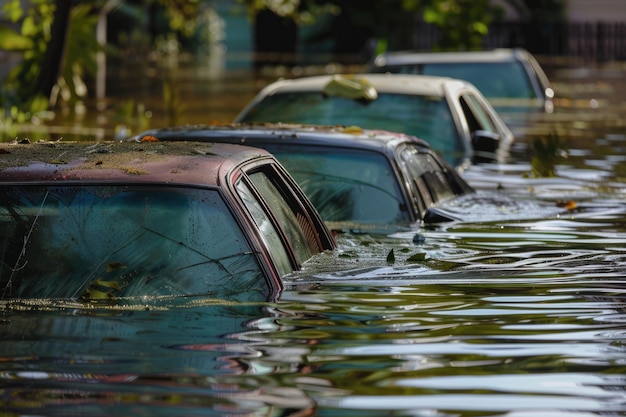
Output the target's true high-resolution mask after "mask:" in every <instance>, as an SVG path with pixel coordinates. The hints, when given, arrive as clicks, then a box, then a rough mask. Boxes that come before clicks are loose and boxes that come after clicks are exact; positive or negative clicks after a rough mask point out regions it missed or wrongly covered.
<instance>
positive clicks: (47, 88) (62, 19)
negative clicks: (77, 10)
mask: <svg viewBox="0 0 626 417" xmlns="http://www.w3.org/2000/svg"><path fill="white" fill-rule="evenodd" d="M71 9H72V0H57V1H56V10H55V11H54V20H53V22H52V27H51V28H50V32H51V38H50V42H48V48H47V49H46V53H45V54H44V57H43V62H42V63H41V72H40V73H39V77H38V79H37V84H36V88H35V93H36V94H41V95H43V96H44V97H48V98H50V95H51V93H52V88H53V87H54V85H55V84H56V82H57V79H58V77H59V73H60V72H61V66H62V64H63V52H64V50H65V38H66V37H67V32H68V28H69V21H70V12H71Z"/></svg>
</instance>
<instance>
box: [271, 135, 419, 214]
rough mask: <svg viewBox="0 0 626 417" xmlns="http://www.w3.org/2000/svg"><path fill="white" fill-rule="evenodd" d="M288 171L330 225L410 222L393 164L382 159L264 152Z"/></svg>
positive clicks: (310, 149) (283, 148)
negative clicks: (331, 223) (334, 223)
mask: <svg viewBox="0 0 626 417" xmlns="http://www.w3.org/2000/svg"><path fill="white" fill-rule="evenodd" d="M264 147H265V148H267V150H269V151H270V152H271V153H273V154H274V155H275V156H276V158H278V160H279V161H280V162H281V164H283V165H284V167H285V168H287V170H288V171H289V173H290V174H291V175H292V176H293V177H294V179H295V180H296V181H297V182H298V184H300V187H301V188H302V190H303V191H304V192H305V193H306V195H307V196H308V197H309V199H310V200H311V202H312V203H313V205H314V206H315V208H316V209H317V211H318V212H319V213H320V215H321V216H322V218H323V219H324V220H325V221H333V222H335V221H337V222H341V221H351V222H356V223H363V224H400V223H408V222H410V215H409V213H408V209H407V206H406V204H405V200H404V198H403V196H402V193H401V191H400V188H399V186H398V180H397V179H396V178H397V177H396V175H395V174H394V171H393V169H392V167H391V165H390V163H389V161H388V160H387V159H386V158H385V157H384V156H383V155H380V154H377V153H374V152H368V151H359V150H355V149H342V148H334V147H332V148H328V147H318V146H302V145H298V146H287V145H280V146H276V147H273V146H264Z"/></svg>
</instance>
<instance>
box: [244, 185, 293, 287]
mask: <svg viewBox="0 0 626 417" xmlns="http://www.w3.org/2000/svg"><path fill="white" fill-rule="evenodd" d="M236 188H237V192H238V193H239V196H240V197H241V199H242V200H243V203H244V205H245V206H246V207H247V209H248V210H249V211H250V215H251V216H252V218H253V219H254V222H255V223H256V225H257V226H258V228H259V231H260V232H261V239H263V242H264V243H265V246H266V247H267V248H269V250H270V256H271V257H272V260H273V261H274V265H276V269H278V273H279V274H280V275H285V274H288V273H290V272H291V271H293V267H292V265H291V260H290V257H289V253H288V251H287V249H286V248H285V245H284V243H283V241H282V239H281V237H280V234H279V231H278V229H277V228H276V226H275V225H274V223H273V222H272V221H271V219H270V216H269V215H268V214H267V212H266V211H265V209H264V207H263V203H262V202H261V201H260V200H259V199H258V198H257V196H256V195H255V194H254V192H253V191H252V189H251V188H250V186H249V185H248V184H246V182H244V181H243V179H241V180H239V181H238V182H237V184H236Z"/></svg>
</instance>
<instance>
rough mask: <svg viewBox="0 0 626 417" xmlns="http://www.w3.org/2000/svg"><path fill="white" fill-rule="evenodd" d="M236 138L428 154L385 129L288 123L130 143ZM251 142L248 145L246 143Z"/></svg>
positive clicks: (181, 129)
mask: <svg viewBox="0 0 626 417" xmlns="http://www.w3.org/2000/svg"><path fill="white" fill-rule="evenodd" d="M224 136H228V137H230V138H233V137H234V138H235V139H238V141H237V142H238V143H239V144H241V145H248V146H254V140H255V139H263V140H264V141H265V142H276V143H288V142H292V143H300V144H319V145H324V146H329V147H344V148H345V147H354V148H360V149H368V148H369V149H376V150H380V149H382V148H393V147H395V146H396V145H397V144H399V143H403V142H407V141H410V142H413V143H416V144H418V145H419V146H422V147H423V148H424V150H425V151H431V150H432V148H431V146H430V145H429V144H428V143H427V142H425V141H423V140H421V139H418V138H416V137H414V136H410V135H405V134H403V133H395V132H388V131H385V130H372V129H361V128H359V127H358V126H347V127H335V126H320V125H301V124H287V123H249V124H248V123H241V124H238V123H234V124H229V125H216V126H213V125H187V126H178V127H171V128H165V129H154V130H148V131H146V132H143V133H141V134H139V135H137V136H135V137H132V138H130V140H131V141H137V142H140V141H142V140H146V138H147V139H148V140H150V139H151V138H152V137H155V138H158V139H161V140H164V141H195V140H199V141H206V142H209V141H210V140H211V137H216V138H217V137H224ZM248 140H250V142H248Z"/></svg>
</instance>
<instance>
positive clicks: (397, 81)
mask: <svg viewBox="0 0 626 417" xmlns="http://www.w3.org/2000/svg"><path fill="white" fill-rule="evenodd" d="M336 78H345V79H364V80H366V81H367V82H368V83H369V84H371V85H372V86H373V87H374V89H376V90H377V91H378V92H382V93H387V94H406V95H420V96H422V95H426V96H439V97H443V96H445V87H449V88H451V87H454V88H461V87H464V86H468V85H471V84H470V83H468V82H466V81H463V80H459V79H455V78H450V77H441V76H433V75H418V74H377V73H363V74H334V75H315V76H309V77H302V78H293V79H284V80H279V81H276V82H273V83H271V84H269V85H268V86H266V87H265V88H264V89H263V90H262V94H266V95H271V94H274V93H276V92H281V93H288V92H316V91H323V90H324V88H325V87H326V85H327V84H328V83H329V82H331V81H332V80H333V79H336Z"/></svg>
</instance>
